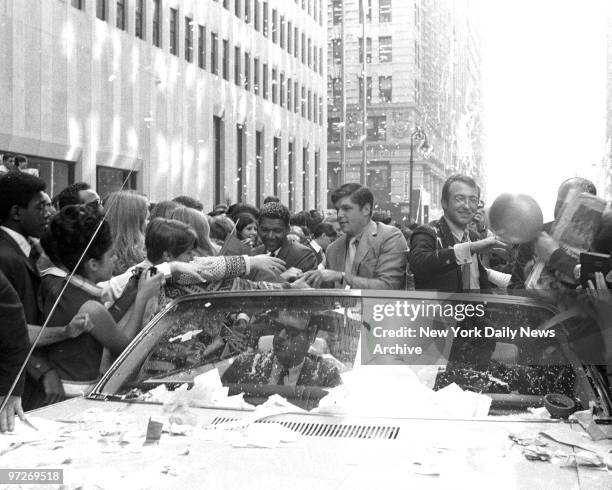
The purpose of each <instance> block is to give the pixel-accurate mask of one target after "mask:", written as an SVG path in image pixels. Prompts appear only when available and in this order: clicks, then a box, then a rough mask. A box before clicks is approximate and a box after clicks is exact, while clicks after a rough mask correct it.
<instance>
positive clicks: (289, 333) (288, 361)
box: [221, 309, 342, 388]
mask: <svg viewBox="0 0 612 490" xmlns="http://www.w3.org/2000/svg"><path fill="white" fill-rule="evenodd" d="M272 324H273V326H275V327H276V328H275V333H274V337H273V340H272V350H271V351H262V350H261V349H259V348H258V350H257V351H255V352H252V353H243V354H240V355H239V356H238V357H237V358H236V359H235V360H234V361H233V363H232V364H231V365H230V366H229V367H228V368H227V370H226V371H225V372H224V373H223V376H222V378H221V381H222V382H223V384H224V385H228V384H236V383H241V384H256V385H260V384H272V385H286V386H296V385H299V386H318V387H323V388H331V387H334V386H337V385H339V384H341V383H342V381H341V378H340V372H339V370H338V368H337V367H336V366H335V365H334V363H332V362H330V360H328V359H325V358H322V357H318V356H313V355H310V354H308V350H309V348H310V346H311V345H312V344H313V343H314V341H315V339H316V337H317V331H318V325H317V323H316V322H314V321H311V318H310V314H309V313H308V312H300V311H295V310H288V309H284V310H280V311H279V312H278V313H277V314H276V317H275V318H274V319H273V320H272Z"/></svg>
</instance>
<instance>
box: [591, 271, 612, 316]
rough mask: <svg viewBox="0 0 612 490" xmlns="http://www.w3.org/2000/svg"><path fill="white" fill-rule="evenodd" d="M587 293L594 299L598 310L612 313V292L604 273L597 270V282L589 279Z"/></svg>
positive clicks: (594, 304)
mask: <svg viewBox="0 0 612 490" xmlns="http://www.w3.org/2000/svg"><path fill="white" fill-rule="evenodd" d="M588 285H589V287H588V289H587V294H588V295H589V298H591V301H593V306H595V308H596V309H597V310H598V311H602V310H603V311H602V312H607V313H609V314H611V315H612V292H611V291H610V289H608V284H607V283H606V278H605V277H604V275H603V273H601V272H596V273H595V284H593V281H591V280H589V282H588Z"/></svg>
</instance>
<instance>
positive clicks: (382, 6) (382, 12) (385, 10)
mask: <svg viewBox="0 0 612 490" xmlns="http://www.w3.org/2000/svg"><path fill="white" fill-rule="evenodd" d="M378 22H380V23H387V22H391V0H378Z"/></svg>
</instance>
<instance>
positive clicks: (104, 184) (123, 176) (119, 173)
mask: <svg viewBox="0 0 612 490" xmlns="http://www.w3.org/2000/svg"><path fill="white" fill-rule="evenodd" d="M137 177H138V173H137V172H130V171H129V170H125V169H122V168H113V167H101V166H97V167H96V190H97V191H98V194H99V195H100V196H102V197H106V196H108V195H109V194H110V193H111V192H116V191H121V190H136V183H137ZM124 183H125V185H124Z"/></svg>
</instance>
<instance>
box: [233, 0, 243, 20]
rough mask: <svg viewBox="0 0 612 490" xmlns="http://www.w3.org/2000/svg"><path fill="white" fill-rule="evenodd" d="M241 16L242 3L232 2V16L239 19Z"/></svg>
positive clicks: (236, 0)
mask: <svg viewBox="0 0 612 490" xmlns="http://www.w3.org/2000/svg"><path fill="white" fill-rule="evenodd" d="M240 14H242V2H241V1H240V0H234V15H235V16H236V17H238V18H240Z"/></svg>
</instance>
